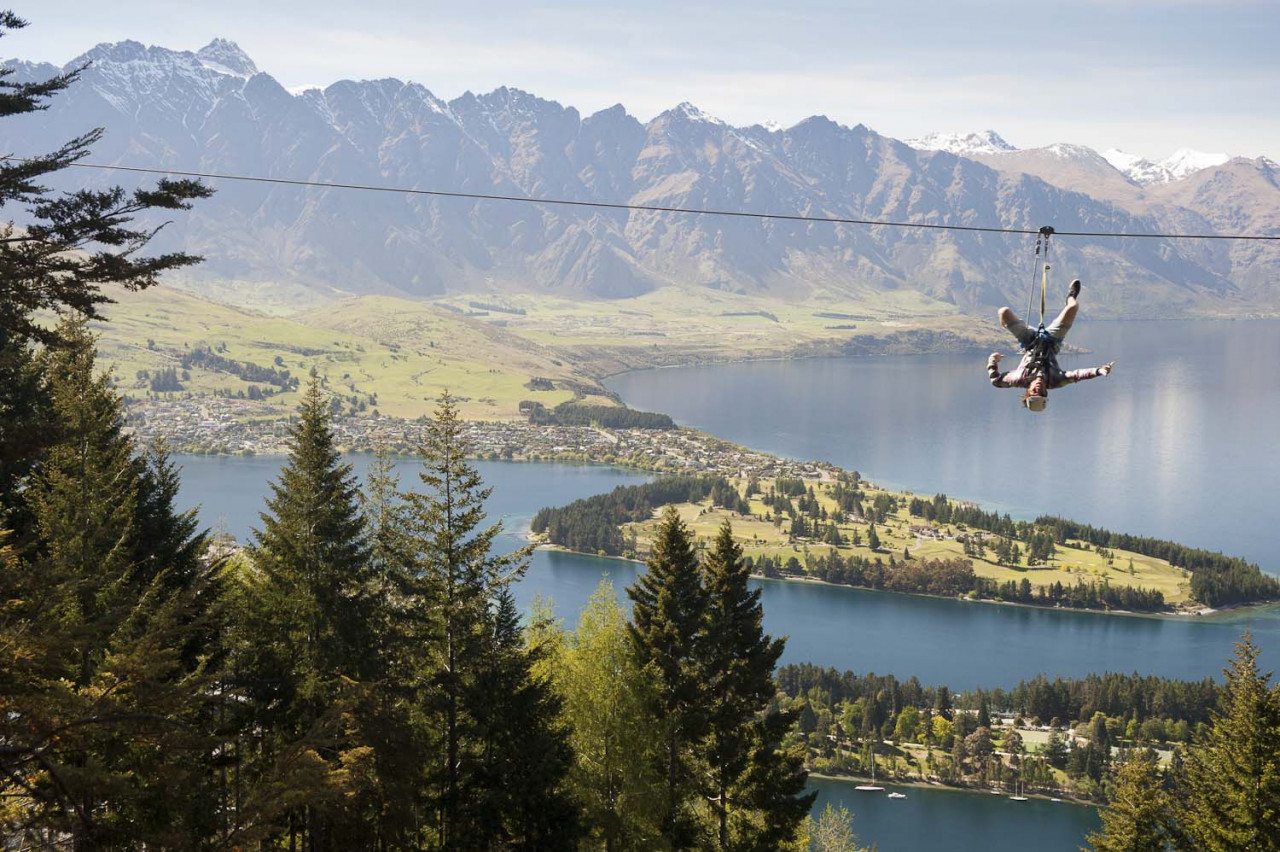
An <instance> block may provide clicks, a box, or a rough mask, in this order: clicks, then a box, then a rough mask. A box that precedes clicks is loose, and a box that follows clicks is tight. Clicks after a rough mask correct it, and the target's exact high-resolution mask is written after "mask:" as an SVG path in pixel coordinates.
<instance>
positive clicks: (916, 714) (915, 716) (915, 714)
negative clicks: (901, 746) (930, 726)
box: [893, 705, 920, 743]
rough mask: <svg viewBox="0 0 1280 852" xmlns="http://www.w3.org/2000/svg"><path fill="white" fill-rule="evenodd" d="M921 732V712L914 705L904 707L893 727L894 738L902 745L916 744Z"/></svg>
mask: <svg viewBox="0 0 1280 852" xmlns="http://www.w3.org/2000/svg"><path fill="white" fill-rule="evenodd" d="M919 730H920V711H919V710H917V709H916V708H915V706H914V705H907V706H906V707H903V708H902V712H901V713H899V714H898V720H897V722H896V723H895V724H894V727H893V738H894V739H895V740H897V741H898V742H901V743H909V742H914V741H915V738H916V734H917V732H918V731H919Z"/></svg>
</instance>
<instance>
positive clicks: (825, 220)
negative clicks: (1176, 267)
mask: <svg viewBox="0 0 1280 852" xmlns="http://www.w3.org/2000/svg"><path fill="white" fill-rule="evenodd" d="M0 160H7V161H10V162H17V163H33V162H40V161H38V160H33V159H30V158H27V157H0ZM67 165H70V166H74V167H76V168H80V169H101V170H107V171H120V172H136V173H140V174H150V175H177V176H179V177H190V178H204V179H206V180H234V181H242V182H245V183H270V184H278V185H281V186H306V187H316V188H320V189H353V190H361V191H364V192H393V193H400V194H403V195H428V196H434V197H436V198H469V199H473V200H476V201H516V202H520V203H523V204H547V205H558V206H562V207H594V208H598V209H604V210H638V211H644V212H650V213H688V214H692V215H696V216H731V217H735V218H739V219H779V220H782V221H787V222H813V223H815V224H826V225H871V226H882V227H887V228H918V229H922V230H931V231H974V232H978V233H986V234H1028V235H1034V234H1039V233H1040V232H1041V229H1039V228H984V227H981V226H978V225H936V224H929V223H927V222H889V221H884V220H879V219H847V218H843V217H838V216H802V215H800V214H797V213H751V212H748V211H745V210H714V209H705V208H696V207H669V206H666V205H660V204H622V203H620V202H610V201H571V200H569V199H565V198H534V197H531V196H527V195H497V194H491V193H483V192H453V191H448V190H443V189H410V188H406V187H394V186H377V185H374V184H362V183H331V182H328V181H314V180H295V179H292V178H271V177H257V176H254V175H228V174H219V173H217V172H193V171H183V170H180V169H155V168H145V167H143V166H115V165H107V164H104V163H68V164H67ZM1053 233H1054V235H1055V236H1060V237H1121V238H1124V239H1165V240H1256V241H1269V242H1280V235H1275V236H1264V235H1259V234H1123V233H1118V232H1115V231H1059V230H1055V231H1054V232H1053Z"/></svg>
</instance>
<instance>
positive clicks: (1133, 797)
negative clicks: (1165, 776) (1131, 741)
mask: <svg viewBox="0 0 1280 852" xmlns="http://www.w3.org/2000/svg"><path fill="white" fill-rule="evenodd" d="M1157 772H1158V767H1157V766H1156V763H1155V761H1153V760H1150V759H1148V758H1146V757H1145V756H1143V755H1135V756H1134V757H1133V758H1132V759H1130V760H1127V761H1125V762H1124V763H1122V764H1121V765H1120V767H1119V768H1118V769H1117V771H1116V778H1115V785H1114V787H1113V789H1112V791H1111V796H1110V802H1109V804H1108V805H1107V807H1105V808H1103V809H1102V812H1101V816H1102V830H1101V831H1099V832H1094V833H1092V834H1090V835H1089V838H1088V839H1089V844H1090V845H1091V846H1092V847H1093V848H1094V849H1095V850H1097V852H1164V850H1165V849H1167V848H1168V845H1169V840H1170V835H1169V831H1168V826H1169V818H1170V814H1169V800H1168V795H1167V794H1166V793H1165V792H1164V790H1163V789H1162V788H1161V786H1160V778H1159V775H1158V774H1157Z"/></svg>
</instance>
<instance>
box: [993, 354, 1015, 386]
mask: <svg viewBox="0 0 1280 852" xmlns="http://www.w3.org/2000/svg"><path fill="white" fill-rule="evenodd" d="M1003 357H1004V356H1003V355H1001V354H1000V353H999V352H992V353H991V357H990V358H988V359H987V378H988V379H990V380H991V386H992V387H993V388H1007V387H1012V385H1010V384H1009V383H1008V382H1007V381H1005V376H1007V375H1009V374H1008V373H1002V372H1000V359H1001V358H1003Z"/></svg>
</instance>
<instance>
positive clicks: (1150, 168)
mask: <svg viewBox="0 0 1280 852" xmlns="http://www.w3.org/2000/svg"><path fill="white" fill-rule="evenodd" d="M1102 157H1103V159H1105V160H1106V161H1107V162H1108V163H1110V164H1111V165H1113V166H1115V168H1116V170H1117V171H1119V172H1120V173H1122V174H1123V175H1124V176H1125V177H1127V178H1129V180H1131V181H1133V182H1134V183H1137V184H1141V185H1142V186H1146V185H1147V184H1151V183H1168V182H1169V181H1170V180H1172V176H1171V175H1170V174H1169V170H1168V169H1167V168H1165V167H1164V166H1162V165H1160V164H1159V163H1153V162H1151V161H1150V160H1148V159H1147V158H1146V157H1140V156H1138V155H1137V154H1130V153H1129V152H1128V151H1121V150H1120V149H1119V148H1108V149H1107V150H1106V151H1103V152H1102Z"/></svg>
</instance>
